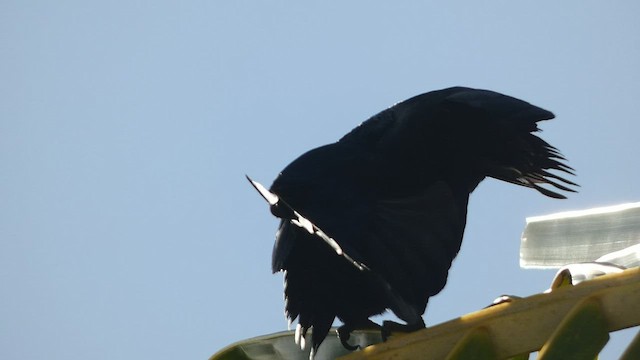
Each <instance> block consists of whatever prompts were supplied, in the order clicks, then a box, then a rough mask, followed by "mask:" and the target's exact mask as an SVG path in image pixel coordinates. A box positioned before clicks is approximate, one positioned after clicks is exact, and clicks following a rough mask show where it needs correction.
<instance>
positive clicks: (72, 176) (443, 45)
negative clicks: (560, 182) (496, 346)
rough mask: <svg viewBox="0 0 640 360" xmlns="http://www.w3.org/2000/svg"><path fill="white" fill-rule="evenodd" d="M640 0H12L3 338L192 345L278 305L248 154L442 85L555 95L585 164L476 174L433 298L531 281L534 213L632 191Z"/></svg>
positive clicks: (123, 355)
mask: <svg viewBox="0 0 640 360" xmlns="http://www.w3.org/2000/svg"><path fill="white" fill-rule="evenodd" d="M639 17H640V3H637V2H631V1H625V2H623V1H620V2H615V3H612V2H604V1H563V2H557V1H538V2H535V3H534V2H527V3H524V2H514V1H495V2H471V1H455V2H449V3H446V4H444V3H441V2H439V3H436V2H429V1H406V2H402V3H398V2H372V1H351V2H348V3H337V2H335V3H334V4H325V3H324V2H319V1H314V2H310V3H304V4H302V3H300V2H294V1H246V2H240V1H236V2H220V1H217V2H213V1H189V0H186V1H181V2H166V1H154V2H148V1H112V2H86V1H56V2H53V1H30V2H25V1H9V0H7V1H3V2H2V3H1V4H0V51H1V52H2V54H3V55H2V57H1V58H0V65H1V66H0V78H1V79H2V81H0V134H1V135H0V198H1V199H2V202H1V203H0V284H2V288H3V292H2V293H3V295H2V296H1V297H0V318H1V319H2V321H0V357H1V358H3V359H36V358H42V357H43V356H45V357H47V358H49V359H80V358H93V359H132V358H154V359H175V358H185V359H203V358H207V357H208V356H210V355H211V354H213V353H214V352H216V351H217V350H219V349H220V348H222V347H223V346H225V345H227V344H229V343H231V342H234V341H237V340H240V339H244V338H248V337H252V336H256V335H261V334H265V333H270V332H275V331H280V330H284V329H286V321H285V320H284V317H283V301H282V278H281V276H280V275H272V274H271V273H270V256H271V255H270V253H271V247H272V243H273V236H274V234H275V230H276V226H277V221H276V220H275V219H274V218H273V217H272V216H271V215H270V214H269V211H268V209H267V207H266V205H265V204H264V203H263V200H262V199H260V197H259V196H258V195H257V194H256V193H255V191H254V190H253V189H252V188H251V187H250V186H249V185H248V183H247V182H246V180H245V179H244V174H245V173H247V174H249V175H251V176H253V177H254V178H255V179H256V180H258V181H261V182H263V183H264V184H265V185H268V184H270V183H271V181H272V180H273V178H274V177H275V176H276V175H277V173H278V172H279V171H280V170H281V169H282V168H283V167H284V166H285V165H287V164H288V163H289V162H290V161H291V160H293V159H294V158H295V157H297V156H298V155H299V154H301V153H302V152H304V151H306V150H308V149H311V148H313V147H316V146H319V145H323V144H326V143H329V142H333V141H335V140H337V139H338V138H339V137H341V136H342V135H343V134H344V133H346V132H347V131H349V130H350V129H351V128H353V127H354V126H355V125H357V124H358V123H360V122H361V121H363V120H365V119H367V118H368V117H369V116H371V115H373V114H375V113H377V112H378V111H380V110H382V109H384V108H386V107H387V106H389V105H391V104H393V103H395V102H397V101H400V100H403V99H405V98H408V97H411V96H413V95H416V94H419V93H422V92H426V91H429V90H435V89H439V88H443V87H448V86H452V85H465V86H471V87H479V88H486V89H492V90H496V91H499V92H503V93H506V94H509V95H512V96H516V97H519V98H522V99H524V100H527V101H529V102H531V103H533V104H535V105H538V106H541V107H543V108H546V109H549V110H551V111H553V112H554V113H555V114H556V116H557V119H555V120H553V121H550V122H547V123H544V124H542V127H543V129H544V133H543V134H542V135H543V137H544V138H545V139H546V140H548V141H549V142H551V143H552V144H554V145H556V146H557V147H559V148H560V150H561V151H562V152H563V153H564V154H565V155H566V156H567V157H568V159H569V162H570V164H571V165H572V166H573V167H574V168H575V169H576V170H577V174H578V177H577V179H576V180H577V182H579V183H580V184H581V185H582V187H581V190H580V193H578V194H575V195H573V196H571V197H570V198H569V199H568V200H564V201H556V200H553V199H549V198H545V197H543V196H540V195H539V194H537V193H536V192H534V191H530V190H527V189H523V188H517V187H514V186H511V185H509V184H505V183H500V182H498V181H495V180H488V181H485V182H484V183H483V184H481V185H480V186H479V188H478V189H477V190H476V192H475V193H474V194H473V196H472V198H471V203H470V207H469V219H468V226H467V230H466V237H465V241H464V243H463V246H462V252H461V254H460V256H459V257H458V258H457V260H456V261H455V262H454V265H453V269H452V272H451V276H450V281H449V283H448V285H447V287H446V288H445V290H444V291H443V292H442V293H441V294H440V295H438V296H436V297H435V298H434V299H432V301H431V302H430V305H429V308H428V309H427V313H426V316H425V319H426V322H427V323H428V324H436V323H439V322H442V321H446V320H448V319H451V318H454V317H456V316H459V315H462V314H464V313H467V312H470V311H474V310H477V309H479V308H481V307H483V306H485V305H487V304H488V303H489V302H490V301H491V300H492V299H493V298H495V297H496V296H498V295H500V294H503V293H509V294H517V295H531V294H534V293H537V292H540V291H543V290H544V289H546V288H547V286H548V285H549V283H550V281H551V278H552V276H553V271H535V270H522V269H520V268H519V264H518V248H519V237H520V233H521V231H522V229H523V227H524V219H525V217H527V216H533V215H542V214H548V213H553V212H558V211H564V210H575V209H584V208H590V207H596V206H604V205H613V204H618V203H623V202H632V201H640V189H639V188H638V186H637V179H638V178H640V168H639V167H638V166H637V160H636V156H637V154H638V152H639V150H640V145H638V141H637V134H638V133H640V126H639V125H638V119H640V102H639V101H638V98H639V96H640V87H638V84H639V83H640V67H639V66H638V64H640V22H638V21H637V19H638V18H639ZM627 338H628V336H627ZM623 344H624V341H622V340H619V339H618V340H614V341H612V342H611V344H610V345H609V346H608V348H607V352H606V353H605V355H604V356H603V357H602V358H603V359H609V358H613V356H614V355H613V354H615V353H619V352H620V351H621V349H622V346H623Z"/></svg>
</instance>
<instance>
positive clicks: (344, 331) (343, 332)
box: [338, 325, 360, 351]
mask: <svg viewBox="0 0 640 360" xmlns="http://www.w3.org/2000/svg"><path fill="white" fill-rule="evenodd" d="M351 331H353V329H352V328H351V327H350V326H346V325H342V326H340V327H339V328H338V338H339V339H340V343H341V344H342V346H344V348H345V349H347V350H349V351H356V350H358V349H360V345H351V344H349V343H348V342H347V341H349V338H351Z"/></svg>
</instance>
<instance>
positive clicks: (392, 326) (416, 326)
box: [380, 318, 425, 341]
mask: <svg viewBox="0 0 640 360" xmlns="http://www.w3.org/2000/svg"><path fill="white" fill-rule="evenodd" d="M424 328H425V325H424V321H423V320H422V318H420V320H419V321H417V322H415V323H410V324H406V325H405V324H400V323H397V322H395V321H390V320H385V321H384V322H383V323H382V327H381V329H380V330H381V332H380V333H381V335H382V341H387V339H388V338H389V336H391V334H392V333H394V332H405V333H408V332H413V331H418V330H420V329H424Z"/></svg>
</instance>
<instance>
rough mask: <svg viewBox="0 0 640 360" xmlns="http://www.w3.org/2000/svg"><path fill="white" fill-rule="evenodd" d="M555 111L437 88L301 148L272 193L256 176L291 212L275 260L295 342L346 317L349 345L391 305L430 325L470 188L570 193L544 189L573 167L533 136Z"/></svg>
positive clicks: (559, 184)
mask: <svg viewBox="0 0 640 360" xmlns="http://www.w3.org/2000/svg"><path fill="white" fill-rule="evenodd" d="M553 117H554V115H553V114H552V113H551V112H549V111H547V110H543V109H541V108H539V107H536V106H533V105H531V104H529V103H527V102H524V101H522V100H519V99H516V98H513V97H509V96H506V95H502V94H499V93H496V92H493V91H488V90H478V89H470V88H464V87H452V88H448V89H443V90H439V91H433V92H428V93H425V94H422V95H418V96H415V97H413V98H411V99H408V100H406V101H403V102H401V103H398V104H396V105H394V106H392V107H390V108H388V109H386V110H384V111H382V112H380V113H379V114H377V115H375V116H373V117H371V118H370V119H369V120H367V121H365V122H363V123H362V124H361V125H359V126H358V127H356V128H355V129H353V130H352V131H351V132H349V133H348V134H347V135H345V136H344V137H342V138H341V139H340V140H339V141H338V142H336V143H333V144H329V145H325V146H321V147H319V148H316V149H313V150H311V151H309V152H307V153H305V154H303V155H302V156H300V157H299V158H297V159H296V160H295V161H293V162H292V163H291V164H290V165H288V166H287V167H286V168H285V169H284V170H283V171H282V172H281V173H280V175H279V176H278V177H277V178H276V180H275V181H274V183H273V185H272V186H271V188H270V189H269V192H270V193H269V192H267V191H266V189H264V188H261V189H260V187H261V186H260V185H259V184H257V183H254V182H252V183H254V186H257V187H259V189H258V190H259V191H261V192H262V194H263V196H265V197H266V198H267V200H269V201H270V204H271V211H272V213H273V214H274V215H275V216H277V217H279V218H281V223H280V228H279V230H278V233H277V235H276V241H275V245H274V248H273V259H272V267H273V271H274V273H275V272H278V271H284V277H285V298H286V315H287V317H288V319H289V321H291V322H292V321H294V320H296V319H298V326H297V329H296V330H297V334H296V340H297V341H302V342H303V344H304V337H305V335H306V333H307V331H308V330H309V329H311V328H312V329H313V331H312V336H311V346H312V354H313V353H315V352H316V351H317V349H318V347H319V346H320V344H321V343H322V341H323V340H324V339H325V337H326V335H327V333H328V331H329V329H330V327H331V325H332V323H333V321H334V319H335V318H336V317H338V318H339V319H340V320H341V321H342V322H343V323H344V325H343V326H342V327H341V328H340V329H339V331H338V333H339V335H340V338H341V340H342V341H343V344H344V345H345V346H347V347H349V345H348V343H347V342H346V340H347V339H348V338H349V334H350V332H351V331H352V330H354V329H361V328H371V327H375V326H377V325H376V324H375V323H373V322H372V321H371V320H369V317H370V316H373V315H376V314H381V313H383V312H384V311H386V310H387V309H390V310H391V311H393V312H394V313H395V315H396V316H398V317H399V318H400V319H402V320H404V321H405V322H406V323H407V324H406V325H405V326H406V328H407V329H408V330H414V329H419V328H422V327H424V322H423V320H422V314H423V313H424V311H425V309H426V306H427V302H428V300H429V297H431V296H433V295H435V294H437V293H439V292H440V291H441V290H442V288H443V287H444V285H445V283H446V281H447V274H448V271H449V267H450V266H451V262H452V261H453V259H454V258H455V257H456V255H457V254H458V251H459V250H460V245H461V242H462V235H463V232H464V228H465V223H466V217H467V202H468V200H469V194H470V193H471V192H472V191H473V190H474V189H475V188H476V186H477V185H478V184H479V183H480V182H481V181H482V180H483V179H484V178H485V177H492V178H495V179H499V180H503V181H507V182H510V183H513V184H517V185H521V186H526V187H529V188H533V189H535V190H537V191H539V192H540V193H542V194H544V195H546V196H549V197H552V198H564V196H563V195H561V194H559V193H557V192H555V191H553V190H549V189H548V188H545V187H543V186H541V185H547V186H548V187H551V188H555V189H558V190H562V191H574V190H572V189H571V188H569V186H577V185H576V184H575V183H573V182H571V181H569V180H566V179H564V178H563V177H561V176H559V175H557V174H554V173H551V172H550V171H549V170H554V171H556V172H560V173H566V174H571V175H573V172H572V170H573V169H572V168H571V167H569V166H567V165H566V164H564V163H563V162H562V161H563V160H565V159H564V157H563V156H562V155H561V154H560V152H559V151H558V150H557V149H556V148H555V147H553V146H551V145H549V144H548V143H547V142H545V141H544V140H542V139H540V138H539V137H537V136H536V135H534V134H533V133H534V132H536V131H538V127H537V122H538V121H542V120H549V119H552V118H553ZM389 325H390V324H386V322H385V326H389ZM384 330H385V329H384V327H383V333H384V332H385V331H384ZM303 346H304V345H303Z"/></svg>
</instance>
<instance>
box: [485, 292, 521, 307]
mask: <svg viewBox="0 0 640 360" xmlns="http://www.w3.org/2000/svg"><path fill="white" fill-rule="evenodd" d="M518 299H522V297H520V296H515V295H500V296H498V297H497V298H495V300H493V302H492V303H491V304H489V305H487V306H485V307H484V308H485V309H487V308H490V307H492V306H496V305H500V304H504V303H510V302H514V301H515V300H518Z"/></svg>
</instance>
